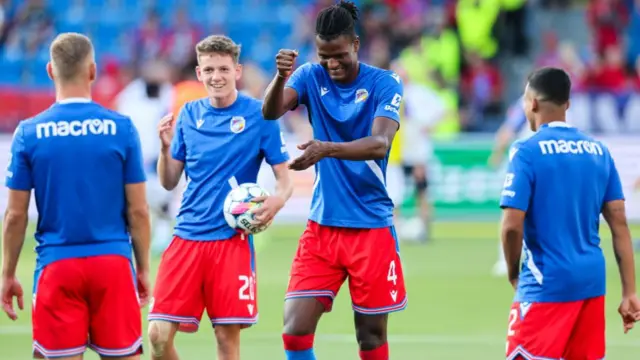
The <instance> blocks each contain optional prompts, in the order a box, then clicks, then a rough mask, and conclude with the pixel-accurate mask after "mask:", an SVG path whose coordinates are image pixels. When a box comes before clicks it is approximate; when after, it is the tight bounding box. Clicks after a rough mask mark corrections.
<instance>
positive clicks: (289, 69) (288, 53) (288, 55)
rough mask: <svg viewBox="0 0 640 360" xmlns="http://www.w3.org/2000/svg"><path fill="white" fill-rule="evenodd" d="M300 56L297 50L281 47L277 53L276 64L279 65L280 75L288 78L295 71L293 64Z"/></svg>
mask: <svg viewBox="0 0 640 360" xmlns="http://www.w3.org/2000/svg"><path fill="white" fill-rule="evenodd" d="M297 57H298V51H297V50H287V49H280V51H278V55H276V65H277V67H278V75H280V76H281V77H283V78H288V77H289V76H291V74H292V73H293V66H294V65H295V62H296V58H297Z"/></svg>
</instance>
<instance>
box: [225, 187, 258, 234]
mask: <svg viewBox="0 0 640 360" xmlns="http://www.w3.org/2000/svg"><path fill="white" fill-rule="evenodd" d="M259 196H269V193H268V192H267V191H266V190H265V189H263V188H262V187H261V186H260V185H258V184H254V183H244V184H241V185H240V186H238V187H237V188H234V189H232V190H231V191H229V193H228V194H227V197H226V199H225V200H224V206H223V213H224V219H225V220H226V221H227V224H229V226H230V227H232V228H234V229H239V230H242V231H243V232H244V233H246V234H257V233H259V232H262V231H264V230H266V229H267V226H258V225H256V221H255V219H254V215H253V211H254V210H256V209H258V208H259V207H260V206H262V203H257V202H253V201H252V200H253V199H254V198H256V197H259Z"/></svg>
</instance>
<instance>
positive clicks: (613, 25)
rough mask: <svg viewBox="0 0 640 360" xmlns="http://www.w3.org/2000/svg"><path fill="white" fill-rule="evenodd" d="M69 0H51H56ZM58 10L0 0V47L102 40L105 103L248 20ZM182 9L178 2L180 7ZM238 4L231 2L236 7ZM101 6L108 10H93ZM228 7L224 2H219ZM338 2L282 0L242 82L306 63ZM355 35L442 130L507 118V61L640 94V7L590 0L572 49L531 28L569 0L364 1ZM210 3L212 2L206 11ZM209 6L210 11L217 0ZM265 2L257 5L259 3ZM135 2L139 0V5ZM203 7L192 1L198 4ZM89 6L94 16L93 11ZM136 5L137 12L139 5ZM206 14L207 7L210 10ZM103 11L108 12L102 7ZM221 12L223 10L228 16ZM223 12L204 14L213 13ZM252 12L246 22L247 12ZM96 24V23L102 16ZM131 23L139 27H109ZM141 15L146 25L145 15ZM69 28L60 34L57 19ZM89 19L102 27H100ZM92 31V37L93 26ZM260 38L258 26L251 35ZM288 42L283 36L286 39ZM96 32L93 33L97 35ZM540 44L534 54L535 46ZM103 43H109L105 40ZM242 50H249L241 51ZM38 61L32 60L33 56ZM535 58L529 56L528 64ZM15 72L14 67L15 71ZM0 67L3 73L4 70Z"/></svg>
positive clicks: (250, 51)
mask: <svg viewBox="0 0 640 360" xmlns="http://www.w3.org/2000/svg"><path fill="white" fill-rule="evenodd" d="M61 1H62V0H55V3H58V5H60V4H59V3H60V2H61ZM243 1H244V3H243V4H245V5H246V4H256V6H266V5H265V4H267V3H269V5H270V6H271V3H270V2H269V1H267V0H264V1H261V0H243ZM62 2H64V3H65V5H64V7H62V8H63V10H60V8H61V7H60V6H58V7H57V9H58V10H55V11H54V10H52V8H53V7H52V4H53V3H54V1H53V0H52V1H51V2H48V1H45V0H21V1H18V0H0V29H1V32H0V47H1V49H2V50H1V57H2V58H3V59H4V61H5V63H10V62H11V61H17V60H18V59H20V60H22V61H25V62H26V63H30V62H32V61H35V60H38V61H46V58H47V56H48V52H47V51H48V48H47V47H48V44H49V42H50V41H51V39H52V38H53V37H54V36H55V34H56V33H57V32H59V31H67V30H73V29H74V27H73V26H74V24H75V26H77V29H82V30H86V32H88V33H89V35H92V34H93V33H95V34H100V36H101V37H99V39H109V41H108V42H106V41H104V40H96V42H97V45H96V46H97V48H99V49H100V51H99V63H100V66H101V72H100V75H101V76H100V79H99V81H98V82H97V84H96V92H97V95H96V96H97V98H99V99H100V101H101V102H105V103H107V104H109V103H110V102H112V101H113V100H114V99H115V98H116V96H117V94H118V93H119V92H120V91H121V90H122V88H123V87H124V86H126V84H128V83H129V82H130V81H131V80H132V79H134V78H137V77H140V76H144V73H143V72H141V70H142V69H144V68H145V67H148V66H149V64H150V62H153V63H157V62H158V61H162V62H163V63H164V65H167V66H160V67H155V68H154V69H160V70H158V71H163V72H165V74H163V75H162V76H157V75H158V74H155V75H154V76H156V78H161V79H162V80H163V81H165V80H166V81H170V82H176V81H178V80H179V79H181V78H184V76H187V75H186V74H189V72H191V71H192V70H191V69H193V66H194V58H193V49H194V45H195V44H196V42H197V41H198V40H199V39H200V38H202V37H203V36H205V35H206V34H210V33H230V34H229V35H231V36H232V37H233V31H232V30H230V29H229V28H228V27H226V26H227V24H228V22H225V21H222V20H220V19H219V17H220V16H226V17H237V16H243V15H244V14H243V12H242V11H241V10H240V9H237V8H236V9H234V8H230V7H233V5H228V4H234V2H227V1H218V2H216V1H213V0H212V1H209V2H207V1H204V0H203V1H195V0H194V1H193V3H194V4H196V3H197V4H204V5H202V6H203V11H202V12H203V13H204V14H205V15H204V16H205V18H203V19H193V18H192V17H193V14H194V13H198V12H197V11H196V12H193V11H187V9H189V7H188V6H186V5H185V6H180V5H176V6H174V7H173V8H172V9H174V10H172V11H170V12H167V11H164V12H163V11H162V10H163V9H164V8H165V7H164V6H163V4H164V3H165V2H167V1H165V0H158V1H156V2H155V3H145V10H144V12H142V13H136V12H129V11H127V6H128V5H127V4H130V3H135V1H134V2H132V1H129V0H105V1H92V0H64V1H62ZM178 2H179V1H178ZM240 2H241V1H238V2H236V3H240ZM96 3H98V4H101V6H102V7H101V9H103V11H95V8H92V6H93V7H95V6H96V5H95V4H96ZM217 3H224V4H223V5H216V4H217ZM332 3H334V0H317V1H310V0H308V1H295V0H288V1H276V2H274V4H277V5H272V6H271V8H272V9H273V14H263V16H270V15H273V17H275V18H276V20H275V21H280V22H284V23H286V24H288V25H290V26H289V27H286V28H283V32H282V34H273V33H271V32H270V31H259V29H258V30H255V31H256V32H255V33H252V34H251V37H246V38H243V39H252V41H251V44H250V46H245V47H244V48H243V50H244V52H243V56H242V62H243V63H244V64H245V67H246V71H245V74H244V78H243V81H242V84H241V85H242V87H243V88H244V89H245V90H246V91H248V92H250V93H251V94H252V95H254V96H257V97H260V96H261V94H262V91H263V89H264V88H265V87H266V85H267V84H268V82H269V80H270V78H271V76H272V74H273V71H274V68H273V58H274V55H275V52H276V51H277V47H278V46H282V47H284V46H286V47H290V48H294V49H298V50H299V51H300V52H301V53H302V54H304V57H303V59H301V61H303V60H313V56H314V52H313V34H314V30H315V29H314V23H315V22H314V17H315V14H316V13H317V12H318V10H319V9H320V8H322V7H325V6H327V5H329V4H332ZM357 3H358V4H359V6H360V9H361V21H360V24H359V25H360V28H359V29H358V33H359V34H360V36H361V39H362V48H361V52H360V56H361V59H362V60H363V61H365V62H369V63H371V64H373V65H376V66H379V67H383V68H389V67H390V66H391V65H392V63H393V64H396V66H402V67H403V68H404V70H405V71H406V72H407V75H408V81H411V82H415V83H420V84H423V85H425V86H428V87H430V88H431V89H432V90H434V91H436V92H437V93H438V94H439V95H440V96H442V98H443V99H445V102H446V103H447V104H448V106H449V107H450V109H451V110H452V111H451V112H450V113H449V114H450V115H449V119H447V120H448V121H445V122H443V124H442V131H445V132H447V131H448V132H457V131H484V130H487V129H488V127H487V126H486V124H487V123H490V122H492V121H493V122H495V121H498V122H499V121H501V119H502V116H503V114H504V111H505V108H506V106H507V105H508V104H505V99H506V96H505V92H506V90H505V85H504V84H505V83H506V81H507V80H508V77H509V76H510V74H509V72H508V71H505V68H506V66H505V64H506V63H511V64H514V63H515V64H520V63H522V64H526V65H524V66H527V67H532V66H534V65H535V66H543V65H553V66H562V67H564V68H565V69H566V70H567V71H569V72H570V73H571V75H572V77H573V80H574V83H575V88H576V90H578V91H607V92H612V93H616V94H626V93H628V92H629V91H638V90H640V75H639V74H640V56H639V55H640V1H638V0H636V1H635V2H634V1H633V0H631V1H630V0H588V1H587V3H586V4H585V5H584V6H586V11H585V21H586V22H587V23H588V25H589V27H590V30H591V36H590V38H591V42H590V43H587V44H573V43H569V42H564V41H561V40H559V39H561V38H562V37H563V36H562V35H563V34H556V33H554V32H553V31H535V33H532V32H531V30H530V28H531V22H532V20H531V16H530V13H531V10H532V9H536V8H540V7H545V8H556V9H560V10H559V11H562V9H566V8H568V7H569V6H570V5H572V4H569V1H568V0H545V1H536V2H533V1H529V2H527V0H458V1H455V0H362V1H357ZM207 4H209V5H207ZM211 4H213V5H211ZM261 4H262V5H261ZM136 6H137V5H136ZM196 6H197V5H196ZM90 8H92V9H94V10H93V11H89V10H88V9H90ZM136 8H137V9H139V8H140V7H139V6H137V7H136ZM205 8H207V9H209V10H207V11H204V9H205ZM104 9H107V10H104ZM223 10H224V11H223ZM214 13H215V14H218V15H216V16H213V17H211V18H208V19H207V18H206V17H207V16H209V15H207V14H214ZM247 16H250V15H249V14H247ZM96 17H97V18H99V19H96ZM131 17H135V19H134V20H133V23H134V25H133V27H132V31H126V32H123V31H118V30H119V29H120V28H118V27H116V26H109V24H116V23H118V22H119V21H121V20H122V19H124V18H127V19H128V18H131ZM138 19H140V20H138ZM61 23H63V24H65V26H64V28H61V27H60V26H59V25H58V24H61ZM86 24H99V25H95V26H94V27H93V28H92V27H91V26H85V25H86ZM87 29H90V30H87ZM246 31H254V29H248V28H247V29H246ZM280 35H282V36H280ZM96 36H97V35H96ZM534 42H538V43H540V44H541V45H538V49H537V50H536V51H534V50H533V48H534V46H533V43H534ZM107 43H108V44H107ZM243 45H244V44H243ZM34 59H35V60H34ZM532 60H533V61H532ZM13 71H15V70H13ZM0 72H1V71H0ZM33 76H34V71H33V70H32V69H30V68H28V67H25V68H23V70H22V72H21V74H20V76H19V77H18V78H17V79H18V80H16V81H13V82H11V83H9V84H6V82H5V84H4V85H13V86H21V85H29V84H33V83H34V82H33V81H30V80H31V77H33Z"/></svg>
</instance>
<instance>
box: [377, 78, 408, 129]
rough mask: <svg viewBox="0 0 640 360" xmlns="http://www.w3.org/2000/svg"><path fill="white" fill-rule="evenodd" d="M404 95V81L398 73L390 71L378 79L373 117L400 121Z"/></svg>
mask: <svg viewBox="0 0 640 360" xmlns="http://www.w3.org/2000/svg"><path fill="white" fill-rule="evenodd" d="M402 96H403V88H402V81H401V80H400V77H399V76H398V75H396V74H394V73H388V74H385V76H384V77H382V79H378V84H376V94H375V98H374V100H375V104H376V105H375V106H376V109H375V114H374V115H373V118H374V119H375V118H377V117H386V118H389V119H392V120H395V121H397V122H400V104H401V103H402Z"/></svg>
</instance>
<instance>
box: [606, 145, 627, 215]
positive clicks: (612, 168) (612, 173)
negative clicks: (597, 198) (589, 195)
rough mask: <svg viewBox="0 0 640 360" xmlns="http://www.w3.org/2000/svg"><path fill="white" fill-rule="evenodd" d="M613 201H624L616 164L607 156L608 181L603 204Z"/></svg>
mask: <svg viewBox="0 0 640 360" xmlns="http://www.w3.org/2000/svg"><path fill="white" fill-rule="evenodd" d="M614 200H624V192H623V191H622V182H621V181H620V175H619V174H618V169H617V168H616V163H615V162H614V161H613V158H612V157H611V155H609V180H608V181H607V190H606V191H605V194H604V202H605V203H607V202H609V201H614Z"/></svg>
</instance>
